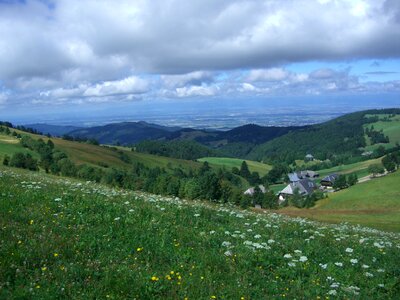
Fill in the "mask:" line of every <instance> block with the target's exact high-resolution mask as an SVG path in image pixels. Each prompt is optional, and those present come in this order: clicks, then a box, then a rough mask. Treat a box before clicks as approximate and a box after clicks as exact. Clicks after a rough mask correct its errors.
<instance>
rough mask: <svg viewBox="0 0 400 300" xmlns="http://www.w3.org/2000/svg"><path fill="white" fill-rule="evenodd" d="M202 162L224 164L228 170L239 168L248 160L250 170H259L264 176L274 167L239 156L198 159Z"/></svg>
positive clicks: (215, 164) (216, 164)
mask: <svg viewBox="0 0 400 300" xmlns="http://www.w3.org/2000/svg"><path fill="white" fill-rule="evenodd" d="M198 161H200V162H204V161H207V162H208V163H209V164H210V165H214V166H224V167H226V168H227V169H228V170H231V169H232V168H233V167H236V168H239V169H240V166H241V164H242V162H243V161H246V163H247V166H248V167H249V170H250V172H258V173H259V174H260V176H264V175H265V174H267V173H268V171H270V170H271V169H272V166H270V165H267V164H263V163H261V162H257V161H252V160H245V159H238V158H229V157H203V158H200V159H198Z"/></svg>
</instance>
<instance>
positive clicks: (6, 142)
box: [0, 134, 38, 163]
mask: <svg viewBox="0 0 400 300" xmlns="http://www.w3.org/2000/svg"><path fill="white" fill-rule="evenodd" d="M15 152H22V153H30V154H31V155H32V156H33V157H38V154H37V153H36V152H34V151H31V150H29V149H26V148H24V147H22V146H21V145H19V140H18V139H17V138H15V137H12V136H8V135H2V134H0V163H1V162H2V161H3V158H4V156H6V155H8V156H9V157H11V156H12V155H13V154H14V153H15Z"/></svg>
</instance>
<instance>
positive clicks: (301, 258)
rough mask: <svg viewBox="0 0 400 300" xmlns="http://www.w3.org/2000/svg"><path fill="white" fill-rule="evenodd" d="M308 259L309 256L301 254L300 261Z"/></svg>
mask: <svg viewBox="0 0 400 300" xmlns="http://www.w3.org/2000/svg"><path fill="white" fill-rule="evenodd" d="M307 260H308V258H307V256H300V258H299V261H300V262H305V261H307Z"/></svg>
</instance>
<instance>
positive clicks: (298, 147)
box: [247, 109, 400, 163]
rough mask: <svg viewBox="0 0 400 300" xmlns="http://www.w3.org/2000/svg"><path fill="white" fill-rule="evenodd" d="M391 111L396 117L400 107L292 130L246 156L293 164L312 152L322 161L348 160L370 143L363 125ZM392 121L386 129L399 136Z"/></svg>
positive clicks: (369, 123) (395, 122)
mask: <svg viewBox="0 0 400 300" xmlns="http://www.w3.org/2000/svg"><path fill="white" fill-rule="evenodd" d="M388 114H395V115H396V117H395V118H397V117H398V116H399V115H400V109H382V110H369V111H361V112H355V113H351V114H347V115H344V116H342V117H339V118H336V119H333V120H331V121H328V122H325V123H321V124H316V125H312V126H309V127H307V128H303V129H300V130H296V131H294V132H289V133H287V134H285V135H283V136H280V137H277V138H275V139H273V140H271V141H269V142H266V143H264V144H261V145H258V146H256V147H254V148H253V150H252V151H251V152H250V153H249V154H248V155H247V158H248V159H252V160H257V161H264V162H282V161H285V162H287V163H292V162H294V161H295V160H299V159H304V156H305V155H306V154H307V153H311V154H312V155H313V156H314V157H315V158H316V159H319V160H325V159H330V160H331V161H348V160H350V159H351V158H352V157H360V156H361V153H362V152H363V150H362V149H364V147H366V146H368V145H367V141H366V137H365V127H364V126H371V125H372V124H374V123H376V122H377V119H378V117H377V116H376V115H382V116H383V115H388ZM396 120H397V119H396ZM393 124H395V125H394V126H392V127H390V126H389V125H386V126H388V128H387V131H388V132H391V134H392V136H397V135H399V133H398V126H397V125H396V124H397V121H393ZM382 126H383V125H382ZM389 127H390V128H389ZM396 139H397V138H396ZM393 140H394V139H393Z"/></svg>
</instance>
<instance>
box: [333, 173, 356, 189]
mask: <svg viewBox="0 0 400 300" xmlns="http://www.w3.org/2000/svg"><path fill="white" fill-rule="evenodd" d="M357 182H358V176H357V174H356V173H352V174H349V175H347V176H346V175H345V174H340V175H339V176H338V177H337V178H336V180H335V182H334V183H333V188H334V189H335V190H342V189H346V188H348V187H350V186H353V185H355V184H356V183H357Z"/></svg>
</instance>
